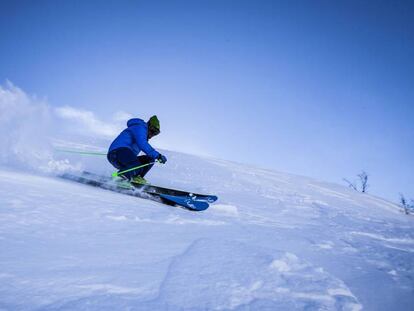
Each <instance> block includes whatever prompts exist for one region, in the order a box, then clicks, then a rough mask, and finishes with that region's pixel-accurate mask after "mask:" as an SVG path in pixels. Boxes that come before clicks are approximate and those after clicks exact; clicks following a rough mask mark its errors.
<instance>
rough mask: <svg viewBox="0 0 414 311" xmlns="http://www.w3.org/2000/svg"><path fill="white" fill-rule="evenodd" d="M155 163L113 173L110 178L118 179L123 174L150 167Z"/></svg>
mask: <svg viewBox="0 0 414 311" xmlns="http://www.w3.org/2000/svg"><path fill="white" fill-rule="evenodd" d="M155 162H157V161H154V162H150V163H146V164H142V165H140V166H135V167H132V168H129V169H127V170H125V171H121V172H113V173H112V177H119V175H122V174H124V173H128V172H131V171H134V170H137V169H139V168H141V167H145V166H148V165H152V164H154V163H155Z"/></svg>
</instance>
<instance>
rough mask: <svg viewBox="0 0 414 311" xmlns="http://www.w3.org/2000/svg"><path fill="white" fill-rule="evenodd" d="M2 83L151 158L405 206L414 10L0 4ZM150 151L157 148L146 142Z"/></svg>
mask: <svg viewBox="0 0 414 311" xmlns="http://www.w3.org/2000/svg"><path fill="white" fill-rule="evenodd" d="M0 38H1V39H0V81H1V83H3V82H4V81H6V79H8V80H10V81H11V82H13V83H14V84H15V85H16V86H18V87H20V88H22V89H23V90H24V91H26V92H27V93H29V94H37V95H38V96H40V97H47V99H48V102H49V104H51V105H54V106H63V105H70V106H72V107H76V108H80V109H86V110H90V111H93V112H94V113H95V114H96V115H98V116H99V117H100V118H101V119H103V120H110V119H111V116H112V115H113V114H115V113H116V112H117V111H119V110H123V111H127V112H130V113H132V114H133V115H136V116H137V117H142V118H148V117H149V116H151V115H152V114H157V115H158V116H159V119H160V120H161V131H162V136H160V137H159V138H158V143H159V144H160V146H166V147H168V148H170V149H174V150H180V151H184V152H187V153H198V154H208V155H212V156H215V157H219V158H224V159H230V160H235V161H238V162H244V163H249V164H254V165H258V166H261V167H267V168H273V169H276V170H279V171H285V172H290V173H296V174H300V175H307V176H312V177H316V178H319V179H323V180H328V181H333V182H337V183H342V178H343V177H347V178H349V179H352V178H353V176H355V175H356V174H357V173H359V172H360V171H361V170H366V171H367V172H368V173H369V174H370V184H371V188H370V190H371V193H374V194H377V195H380V196H383V197H387V198H389V199H392V200H394V201H395V200H397V198H398V192H404V193H406V195H407V196H409V197H410V196H411V197H412V198H414V181H413V176H414V156H413V154H414V143H413V142H414V121H413V120H414V118H413V117H414V2H413V1H396V0H390V1H379V0H372V1H352V0H346V1H317V0H315V1H311V0H309V1H305V0H303V1H276V0H274V1H253V0H251V1H242V0H238V1H227V0H221V1H171V0H170V1H19V0H10V1H6V0H0ZM154 144H155V145H157V142H156V141H154Z"/></svg>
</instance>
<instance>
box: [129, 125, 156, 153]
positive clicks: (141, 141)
mask: <svg viewBox="0 0 414 311" xmlns="http://www.w3.org/2000/svg"><path fill="white" fill-rule="evenodd" d="M130 129H131V132H132V134H133V135H134V138H135V142H136V143H137V145H138V147H139V149H141V150H142V151H143V152H144V153H145V154H146V155H148V156H150V157H151V158H153V159H154V160H155V159H156V158H157V157H158V156H159V152H158V151H156V150H155V149H154V148H152V146H151V145H150V144H149V143H148V140H147V135H148V130H147V128H146V127H145V126H142V125H137V126H133V127H131V128H130Z"/></svg>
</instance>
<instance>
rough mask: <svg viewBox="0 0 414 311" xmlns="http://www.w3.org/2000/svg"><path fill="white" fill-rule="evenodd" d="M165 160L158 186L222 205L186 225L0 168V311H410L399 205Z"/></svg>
mask: <svg viewBox="0 0 414 311" xmlns="http://www.w3.org/2000/svg"><path fill="white" fill-rule="evenodd" d="M166 153H167V155H168V162H167V164H166V165H165V166H162V167H161V166H158V167H154V169H153V171H152V172H150V174H149V175H148V178H149V179H150V180H151V181H152V182H153V183H154V184H159V185H163V186H174V187H176V188H182V189H186V190H192V191H197V192H208V193H213V194H217V195H218V196H219V201H218V202H217V203H216V204H213V205H212V206H211V207H210V208H209V209H208V210H207V211H205V212H200V213H194V212H189V211H186V210H182V209H180V208H176V207H170V206H165V205H162V204H159V203H156V202H152V201H148V200H144V199H139V198H135V197H129V196H125V195H122V194H117V193H113V192H110V191H106V190H102V189H97V188H93V187H89V186H85V185H81V184H77V183H73V182H70V181H66V180H62V179H59V178H58V177H54V176H44V175H43V176H41V175H35V174H31V173H28V172H24V171H17V170H8V169H6V168H2V169H0V249H1V252H0V310H360V309H365V310H413V309H412V308H413V306H414V290H413V289H414V286H413V285H414V280H413V278H414V267H413V264H414V233H413V218H412V217H410V216H406V215H404V214H402V213H401V212H400V211H399V210H398V208H397V207H396V206H395V205H394V204H392V203H389V202H387V201H384V200H382V199H380V198H377V197H373V196H370V195H363V194H360V193H357V192H354V191H351V190H349V189H347V188H345V187H342V186H339V185H334V184H328V183H324V182H320V181H316V180H313V179H310V178H305V177H301V176H294V175H288V174H282V173H278V172H274V171H269V170H263V169H258V168H253V167H246V166H243V165H241V164H235V163H231V162H226V161H220V160H215V159H209V158H200V157H195V156H190V155H185V154H179V153H173V152H166ZM67 157H70V156H66V155H63V156H62V159H64V158H67ZM73 157H75V155H74V156H73ZM89 161H90V162H93V165H92V163H90V165H89V166H88V165H87V167H89V168H92V169H93V170H94V171H95V172H99V173H109V172H110V171H111V168H110V167H109V165H108V164H107V163H106V161H105V160H104V159H99V160H97V159H92V160H89ZM60 163H66V162H60Z"/></svg>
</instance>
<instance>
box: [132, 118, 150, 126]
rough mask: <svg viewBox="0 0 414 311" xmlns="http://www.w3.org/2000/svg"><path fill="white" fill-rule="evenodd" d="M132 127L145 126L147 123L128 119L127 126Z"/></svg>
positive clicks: (136, 119)
mask: <svg viewBox="0 0 414 311" xmlns="http://www.w3.org/2000/svg"><path fill="white" fill-rule="evenodd" d="M134 125H145V126H146V125H147V122H145V121H144V120H141V119H138V118H134V119H130V120H128V122H127V126H128V127H131V126H134Z"/></svg>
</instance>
